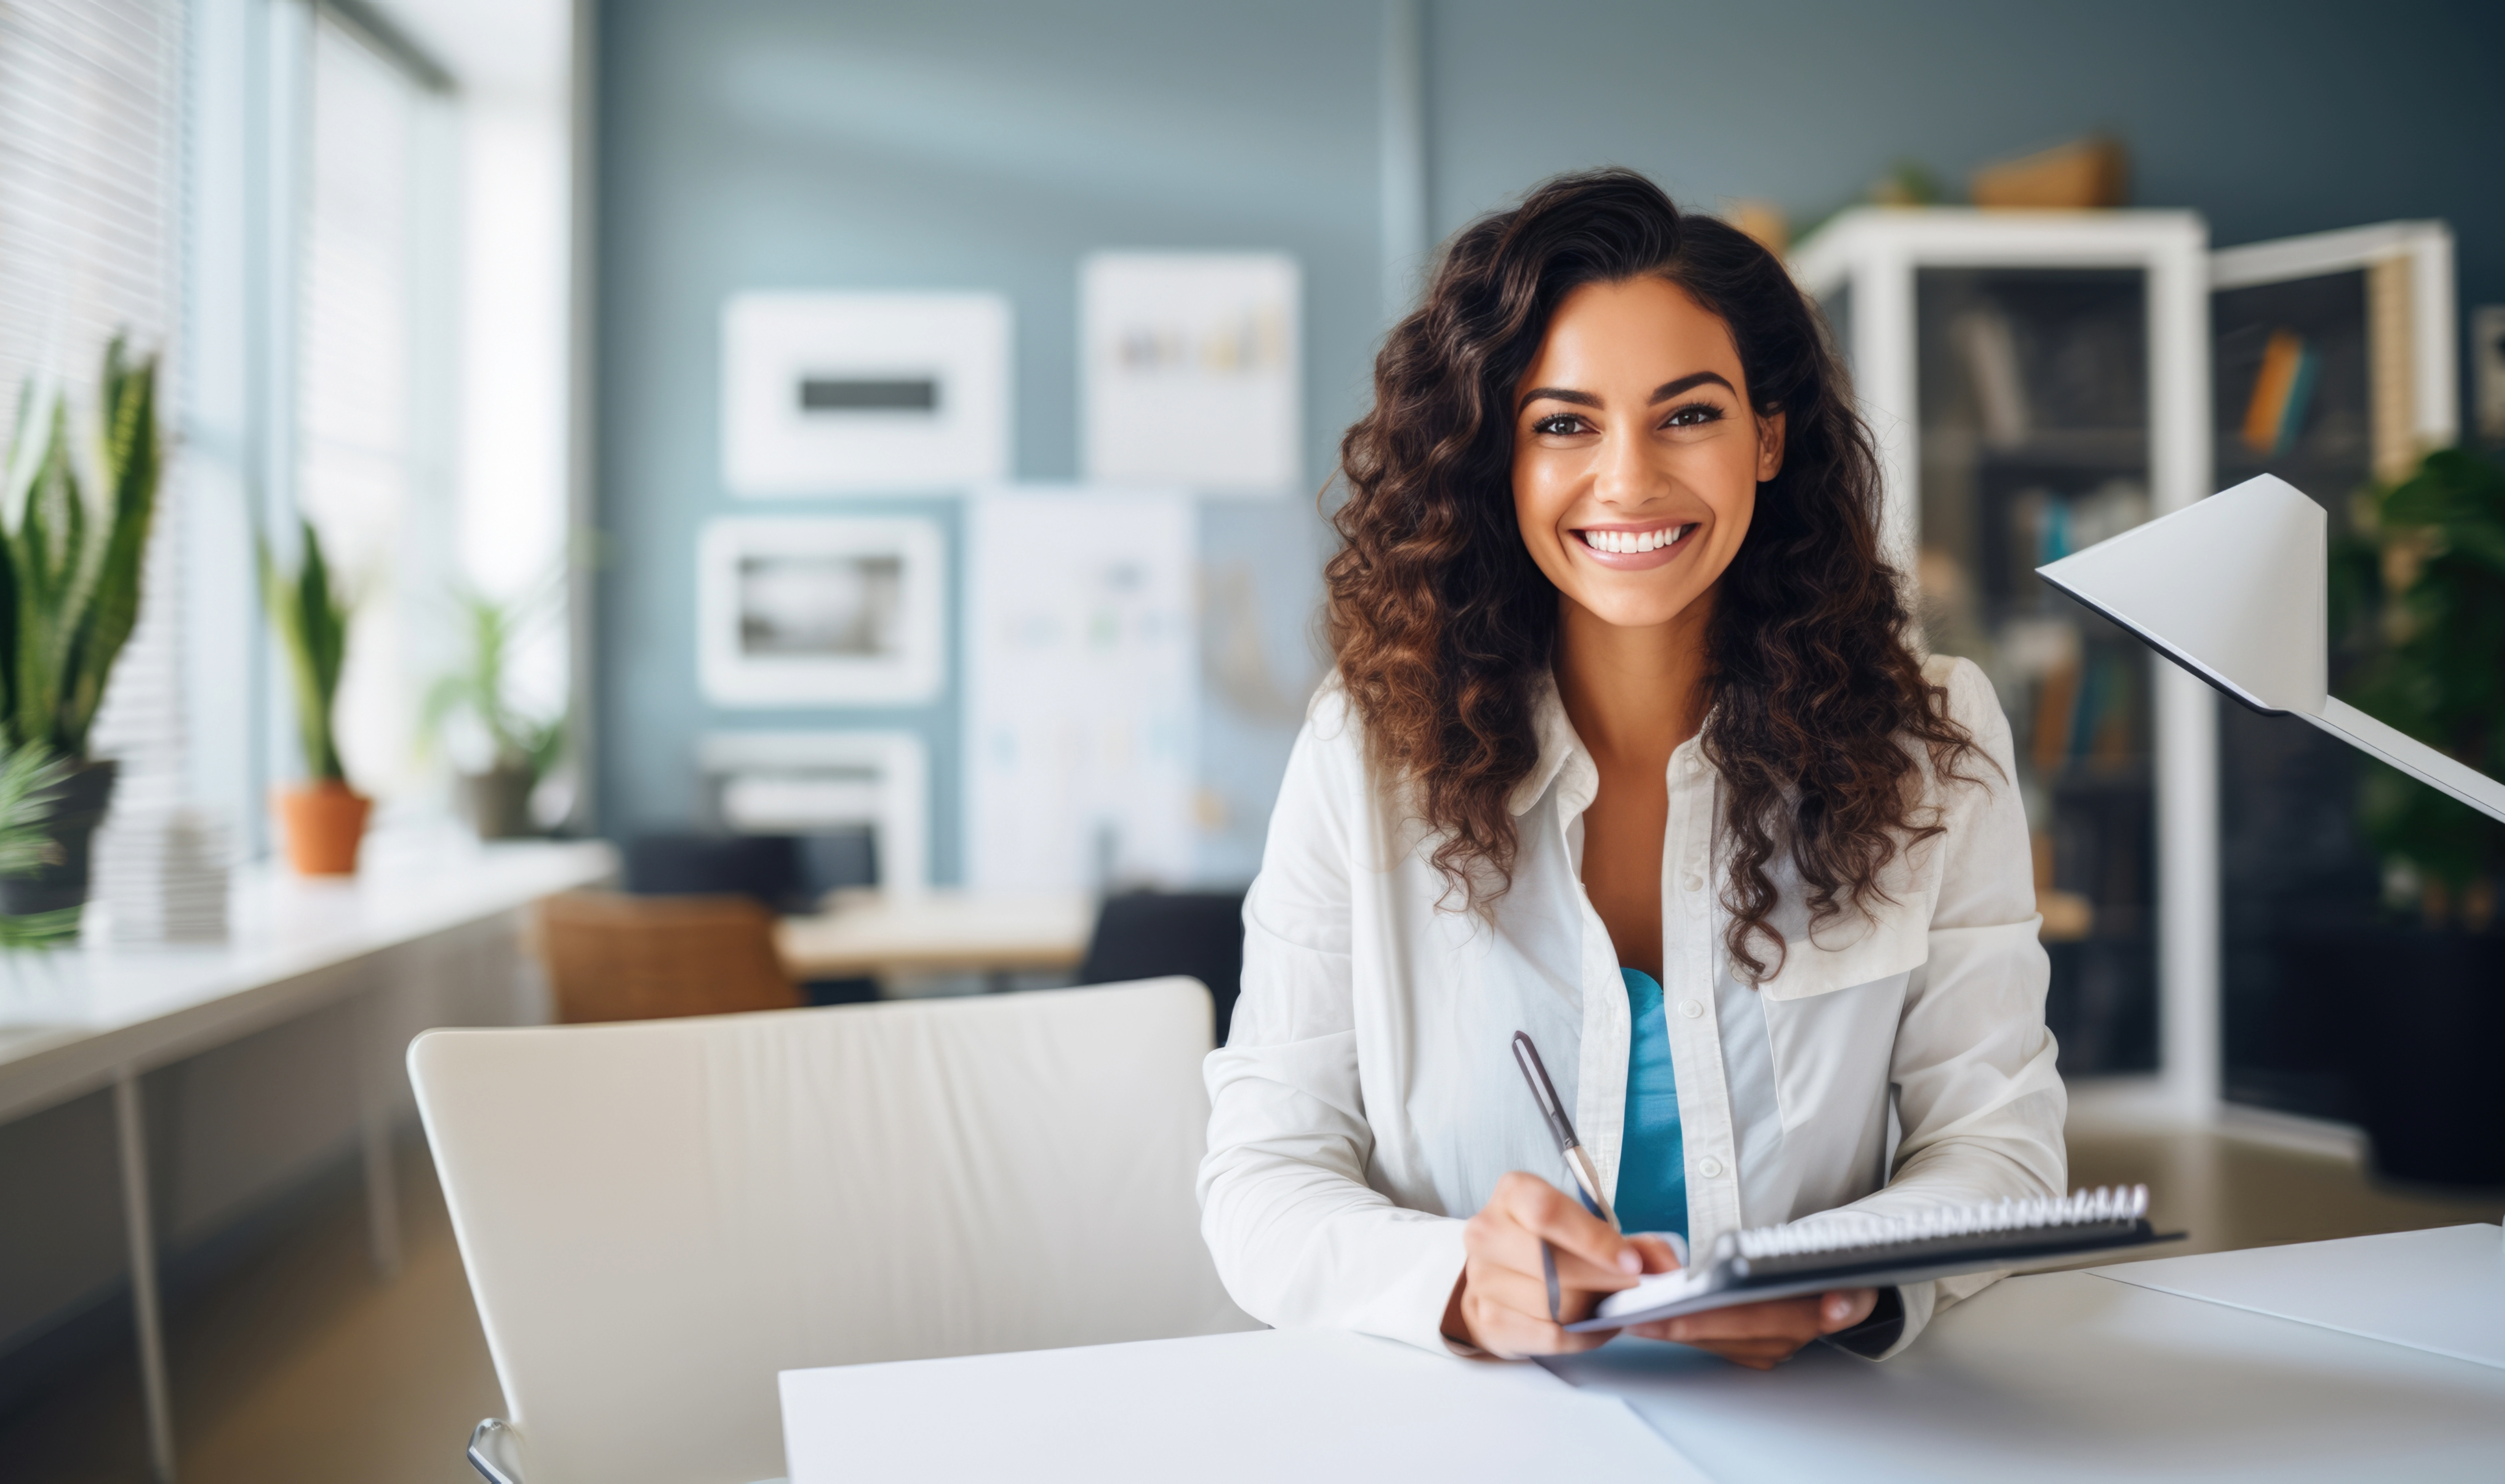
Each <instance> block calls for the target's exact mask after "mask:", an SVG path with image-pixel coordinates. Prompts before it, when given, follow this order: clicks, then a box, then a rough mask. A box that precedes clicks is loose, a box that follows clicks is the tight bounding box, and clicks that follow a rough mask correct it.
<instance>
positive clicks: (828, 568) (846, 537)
mask: <svg viewBox="0 0 2505 1484" xmlns="http://www.w3.org/2000/svg"><path fill="white" fill-rule="evenodd" d="M943 547H944V543H943V541H942V538H941V536H940V533H939V527H938V525H937V523H935V522H934V521H930V520H920V519H911V518H888V517H870V516H838V515H827V516H793V517H789V518H764V517H746V516H728V517H724V518H723V519H719V520H715V521H713V522H712V523H710V524H708V525H707V526H706V527H705V530H704V535H703V538H702V539H701V540H700V541H699V542H698V543H697V548H696V563H697V573H696V622H697V639H696V656H697V669H698V672H699V678H700V680H701V682H702V684H703V688H704V693H705V698H706V699H707V700H710V701H712V702H713V703H714V704H715V705H717V706H785V707H791V706H909V705H916V704H919V703H921V702H924V701H929V700H933V699H935V698H936V697H937V696H938V694H939V690H940V687H941V686H942V684H944V682H945V681H946V678H947V661H946V655H947V637H948V636H947V632H946V629H947V619H946V611H947V610H946V601H947V594H946V592H945V590H944V589H945V585H946V582H947V573H946V570H945V568H944V566H943V565H942V563H943V559H944V554H945V553H944V549H943Z"/></svg>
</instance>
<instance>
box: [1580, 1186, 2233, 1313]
mask: <svg viewBox="0 0 2505 1484" xmlns="http://www.w3.org/2000/svg"><path fill="white" fill-rule="evenodd" d="M2183 1235H2184V1234H2183V1233H2182V1232H2179V1231H2176V1232H2168V1233H2165V1234H2163V1235H2161V1234H2160V1233H2158V1232H2157V1231H2155V1230H2154V1229H2152V1228H2151V1227H2150V1226H2149V1224H2148V1187H2147V1186H2146V1185H2135V1186H2133V1187H2132V1188H2130V1189H2128V1190H2110V1189H2103V1188H2099V1189H2096V1190H2082V1191H2079V1192H2078V1193H2077V1194H2075V1195H2071V1196H2068V1197H2066V1198H2057V1197H2046V1198H2044V1199H2041V1200H2031V1201H1998V1202H1994V1203H1992V1204H1989V1205H1976V1206H1947V1207H1942V1208H1939V1209H1936V1210H1932V1211H1924V1212H1920V1213H1915V1214H1912V1215H1907V1216H1896V1217H1881V1216H1864V1215H1859V1214H1857V1213H1853V1212H1829V1213H1826V1214H1824V1215H1822V1216H1817V1217H1812V1218H1810V1219H1806V1220H1802V1221H1796V1222H1793V1223H1790V1224H1788V1225H1783V1226H1759V1227H1754V1228H1751V1229H1749V1230H1747V1231H1737V1232H1724V1233H1723V1234H1722V1236H1721V1237H1720V1238H1719V1239H1717V1240H1716V1241H1715V1242H1714V1244H1713V1252H1712V1254H1711V1256H1710V1257H1708V1258H1706V1259H1705V1260H1703V1261H1701V1262H1697V1263H1694V1264H1691V1265H1690V1266H1687V1267H1683V1268H1680V1269H1678V1270H1677V1271H1676V1272H1670V1273H1655V1274H1654V1275H1652V1276H1651V1277H1649V1278H1646V1279H1644V1280H1643V1281H1641V1283H1639V1284H1637V1285H1636V1286H1635V1287H1634V1288H1632V1289H1627V1290H1622V1291H1620V1292H1616V1293H1612V1294H1610V1295H1609V1296H1608V1297H1606V1298H1604V1299H1602V1300H1601V1307H1600V1309H1599V1311H1598V1312H1597V1313H1595V1314H1594V1315H1593V1316H1592V1317H1591V1318H1590V1319H1587V1320H1584V1321H1582V1322H1581V1323H1579V1324H1572V1325H1567V1326H1566V1327H1567V1328H1569V1329H1584V1330H1589V1329H1617V1328H1622V1327H1624V1326H1626V1325H1642V1324H1649V1323H1651V1322H1652V1321H1654V1320H1657V1319H1676V1318H1677V1317H1678V1316H1680V1315H1682V1314H1701V1313H1703V1312H1704V1311H1706V1310H1708V1309H1721V1308H1727V1307H1729V1306H1730V1305H1732V1304H1748V1303H1755V1302H1757V1301H1758V1300H1759V1299H1764V1298H1788V1297H1791V1296H1793V1295H1796V1294H1801V1293H1820V1292H1824V1291H1825V1290H1829V1289H1874V1288H1885V1287H1887V1286H1888V1285H1891V1284H1899V1283H1920V1282H1922V1281H1923V1280H1924V1279H1927V1278H1949V1277H1954V1276H1955V1275H1957V1274H1958V1273H1981V1272H1988V1271H1990V1270H1991V1269H1993V1268H2001V1267H2014V1266H2016V1265H2018V1264H2020V1263H2025V1262H2041V1261H2044V1260H2047V1259H2049V1258H2055V1257H2070V1256H2076V1255H2079V1254H2086V1253H2101V1252H2111V1251H2115V1250H2118V1249H2122V1248H2128V1247H2145V1246H2147V1245H2149V1244H2151V1243H2155V1242H2175V1241H2180V1240H2181V1239H2182V1237H2183Z"/></svg>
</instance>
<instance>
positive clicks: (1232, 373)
mask: <svg viewBox="0 0 2505 1484" xmlns="http://www.w3.org/2000/svg"><path fill="white" fill-rule="evenodd" d="M1078 300H1079V325H1080V328H1079V362H1080V383H1081V387H1080V401H1081V411H1080V414H1079V418H1080V424H1081V428H1082V437H1081V439H1080V443H1081V446H1082V453H1081V466H1082V468H1083V469H1084V470H1085V472H1086V477H1087V478H1089V479H1091V480H1095V481H1098V482H1100V483H1109V484H1143V485H1150V484H1154V485H1168V486H1180V487H1182V488H1185V489H1191V490H1198V491H1203V492H1207V493H1214V494H1286V493H1290V492H1293V491H1296V490H1298V489H1300V488H1301V486H1302V484H1303V476H1302V473H1301V470H1300V466H1301V464H1302V446H1301V445H1302V442H1303V439H1304V416H1303V378H1302V376H1301V375H1300V373H1299V367H1300V366H1301V365H1302V352H1301V350H1300V348H1299V346H1300V339H1301V336H1300V334H1299V329H1298V327H1299V325H1300V323H1301V320H1302V315H1303V304H1302V300H1303V291H1302V278H1301V274H1300V273H1299V271H1298V269H1297V265H1296V260H1295V259H1293V258H1290V257H1288V255H1286V254H1284V253H1130V252H1123V253H1096V254H1093V255H1091V256H1090V257H1089V258H1088V259H1087V260H1086V261H1085V262H1084V263H1083V264H1081V265H1080V266H1079V273H1078Z"/></svg>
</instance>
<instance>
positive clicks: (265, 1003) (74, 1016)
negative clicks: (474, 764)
mask: <svg viewBox="0 0 2505 1484" xmlns="http://www.w3.org/2000/svg"><path fill="white" fill-rule="evenodd" d="M616 870H617V853H616V851H614V850H613V849H611V847H610V846H609V845H608V844H606V843H605V842H601V841H584V842H550V841H516V842H512V843H500V844H494V845H480V844H477V843H476V842H471V841H466V840H454V839H447V838H442V837H434V838H430V839H428V840H426V841H424V842H420V843H413V844H412V845H411V846H408V847H404V848H398V849H395V848H392V845H391V844H389V843H387V844H385V845H384V847H383V848H380V849H377V850H375V851H374V852H373V854H372V858H371V859H370V862H369V863H368V866H367V869H365V870H364V871H362V872H361V873H359V874H358V875H356V876H353V877H345V878H340V879H336V880H312V879H307V878H304V877H300V876H297V875H294V874H293V873H291V872H289V871H287V870H286V869H285V868H284V867H276V866H268V865H261V866H249V867H246V868H244V869H242V870H239V871H237V872H236V874H235V880H234V887H233V897H232V905H231V907H230V921H231V923H232V933H231V936H230V937H229V940H228V941H226V942H223V943H205V944H186V945H172V944H169V945H163V946H155V945H141V944H128V943H114V942H108V941H88V942H85V943H82V944H80V945H79V946H77V947H72V948H63V949H57V950H53V951H50V952H19V953H0V1119H8V1118H14V1117H18V1116H21V1115H23V1114H25V1113H33V1112H35V1111H37V1110H39V1109H43V1108H48V1107H50V1106H52V1105H53V1104H55V1103H59V1102H63V1101H66V1100H67V1099H70V1098H73V1097H77V1096H79V1095H80V1094H82V1093H86V1092H90V1091H93V1090H94V1089H96V1088H98V1087H102V1086H105V1085H107V1084H108V1083H110V1082H111V1081H112V1080H113V1078H114V1076H115V1074H116V1072H117V1070H118V1069H121V1068H124V1067H136V1068H140V1069H145V1068H148V1067H151V1066H156V1065H159V1064H162V1063H164V1062H168V1061H173V1060H176V1059H178V1058H180V1057H183V1056H188V1055H191V1054H193V1053H194V1052H196V1051H199V1050H202V1049H205V1048H206V1047H208V1046H211V1045H216V1044H219V1043H221V1042H227V1041H230V1040H233V1039H234V1038H236V1037H238V1036H243V1035H246V1034H249V1033H250V1032H252V1031H255V1030H258V1029H260V1028H262V1027H263V1026H266V1025H269V1024H272V1023H274V1022H276V1021H279V1020H282V1019H285V1018H286V1017H288V1016H290V1015H294V1014H300V1013H302V1012H303V1011H304V1010H306V1009H308V1008H311V1007H313V1006H314V1005H317V1004H320V1003H323V1002H324V1001H326V1000H328V999H330V998H333V997H335V994H336V990H335V988H334V987H333V986H332V985H331V984H329V983H328V982H326V981H325V976H324V975H322V973H321V971H324V970H327V969H333V968H336V967H338V966H340V965H343V964H347V963H351V962H353V961H355V960H357V959H360V958H364V957H366V956H368V955H370V954H373V953H377V952H380V951H382V950H384V949H387V948H394V947H398V946H400V945H402V944H405V943H409V942H414V941H416V940H418V939H420V938H424V937H427V936H432V935H435V934H438V933H442V932H445V931H447V930H450V929H454V928H459V927H463V926H465V925H468V924H471V923H475V922H478V921H482V920H484V919H487V918H490V917H494V916H496V915H498V914H501V913H505V912H510V911H513V910H515V909H517V908H520V907H524V906H527V905H529V904H530V903H531V902H533V901H538V900H539V899H540V898H542V897H546V896H548V895H550V894H552V893H556V892H562V891H569V890H572V889H574V888H576V887H581V886H587V885H590V884H592V883H594V882H597V881H601V880H604V879H606V878H608V877H609V876H611V875H613V874H615V872H616Z"/></svg>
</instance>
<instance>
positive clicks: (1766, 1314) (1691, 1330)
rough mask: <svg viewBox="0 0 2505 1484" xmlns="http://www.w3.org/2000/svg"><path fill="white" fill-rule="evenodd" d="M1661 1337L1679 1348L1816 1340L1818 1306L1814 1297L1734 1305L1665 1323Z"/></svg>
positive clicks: (1797, 1343)
mask: <svg viewBox="0 0 2505 1484" xmlns="http://www.w3.org/2000/svg"><path fill="white" fill-rule="evenodd" d="M1663 1324H1664V1325H1666V1326H1667V1327H1668V1329H1669V1332H1668V1333H1666V1334H1664V1335H1662V1336H1661V1338H1663V1339H1668V1340H1676V1341H1678V1342H1679V1343H1680V1344H1682V1345H1698V1344H1704V1343H1706V1342H1708V1341H1713V1340H1757V1339H1765V1340H1782V1341H1787V1342H1789V1343H1790V1344H1793V1345H1802V1344H1806V1343H1808V1342H1809V1341H1811V1340H1814V1339H1817V1336H1818V1333H1819V1330H1818V1304H1817V1299H1815V1298H1775V1299H1768V1300H1766V1301H1765V1302H1763V1303H1753V1304H1734V1305H1732V1306H1731V1307H1729V1308H1727V1309H1709V1310H1707V1311H1706V1312H1704V1313H1702V1314H1685V1315H1681V1316H1679V1317H1678V1318H1676V1319H1673V1320H1665V1321H1663Z"/></svg>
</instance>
